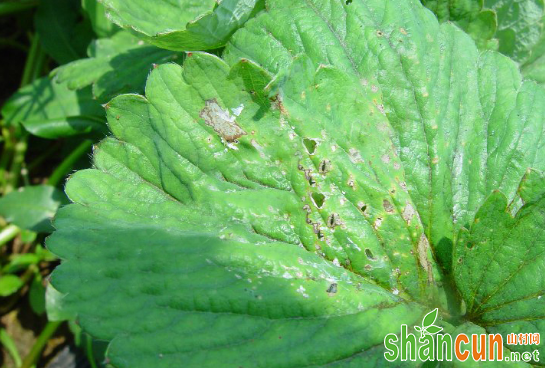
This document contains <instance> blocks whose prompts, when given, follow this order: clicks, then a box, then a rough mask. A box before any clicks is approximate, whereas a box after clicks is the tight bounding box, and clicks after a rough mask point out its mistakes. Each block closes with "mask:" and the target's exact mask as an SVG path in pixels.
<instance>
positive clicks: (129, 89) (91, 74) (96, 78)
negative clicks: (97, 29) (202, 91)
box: [53, 31, 183, 103]
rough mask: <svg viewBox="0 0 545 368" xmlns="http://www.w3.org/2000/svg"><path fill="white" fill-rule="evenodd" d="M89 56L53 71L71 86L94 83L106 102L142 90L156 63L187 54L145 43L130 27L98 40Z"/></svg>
mask: <svg viewBox="0 0 545 368" xmlns="http://www.w3.org/2000/svg"><path fill="white" fill-rule="evenodd" d="M88 53H89V58H88V59H81V60H77V61H74V62H72V63H69V64H67V65H63V66H61V67H59V68H57V69H56V70H54V71H53V75H54V76H55V78H56V81H57V82H59V83H66V84H67V86H68V88H70V89H81V88H84V87H87V86H89V85H91V84H93V95H94V96H95V98H96V99H97V100H98V101H100V102H103V103H106V102H108V101H109V100H111V99H112V98H113V97H115V96H117V95H119V94H121V93H142V92H143V91H144V86H145V84H146V78H147V76H148V74H149V72H150V70H151V69H152V68H153V65H154V64H155V65H157V64H161V63H165V62H169V61H179V62H181V61H182V60H183V57H182V56H183V55H182V54H179V53H176V52H173V51H168V50H163V49H159V48H157V47H155V46H151V45H148V44H144V42H143V41H141V40H139V39H138V38H137V37H136V36H133V35H131V34H130V33H129V32H127V31H120V32H118V33H116V34H115V35H114V36H112V37H111V38H103V39H99V40H96V41H94V42H93V43H92V44H91V46H90V47H89V51H88Z"/></svg>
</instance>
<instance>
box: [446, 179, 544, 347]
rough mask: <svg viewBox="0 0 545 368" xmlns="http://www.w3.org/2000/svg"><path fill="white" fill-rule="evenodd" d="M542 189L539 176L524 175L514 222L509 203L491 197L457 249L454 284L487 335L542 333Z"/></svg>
mask: <svg viewBox="0 0 545 368" xmlns="http://www.w3.org/2000/svg"><path fill="white" fill-rule="evenodd" d="M544 185H545V177H544V176H543V174H541V173H538V172H535V171H529V172H528V173H527V175H526V176H525V177H524V178H523V180H522V182H521V184H520V188H519V194H520V200H521V203H523V206H522V207H520V209H518V210H517V211H516V213H515V215H514V216H513V215H511V212H513V208H509V202H508V200H507V198H506V197H505V196H504V195H503V194H501V193H499V192H495V193H493V194H492V195H491V196H490V197H489V198H488V200H487V201H486V202H485V203H484V204H483V206H482V207H481V209H480V210H479V212H477V215H476V216H475V219H474V221H473V222H472V224H471V227H470V228H469V230H467V231H466V230H464V232H463V234H462V236H461V237H460V241H459V242H458V244H457V248H456V251H457V252H456V255H455V259H456V266H455V275H456V282H457V284H458V286H459V290H460V292H461V293H462V296H463V297H464V300H465V302H466V305H467V310H468V314H469V315H470V316H471V317H472V318H473V319H474V320H476V321H479V322H480V324H481V325H482V326H484V327H486V328H487V330H488V331H490V332H491V333H501V334H502V335H504V336H505V335H506V334H508V333H535V332H542V331H544V330H545V320H544V318H543V316H544V315H545V298H542V297H543V296H544V295H545V278H544V277H543V275H544V274H545V270H544V266H543V265H544V260H545V254H544V251H543V250H544V248H545V186H544ZM523 348H524V346H513V347H512V349H513V350H516V351H521V350H522V351H524V349H523ZM538 348H539V351H540V353H541V354H543V353H545V348H543V347H542V346H541V347H538Z"/></svg>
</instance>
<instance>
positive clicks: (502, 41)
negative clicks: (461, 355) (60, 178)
mask: <svg viewBox="0 0 545 368" xmlns="http://www.w3.org/2000/svg"><path fill="white" fill-rule="evenodd" d="M189 3H190V2H188V4H189ZM241 3H242V2H240V1H239V2H236V1H234V2H229V1H228V0H224V1H223V2H222V3H221V4H220V5H218V6H217V7H216V8H215V9H214V11H213V12H212V13H208V15H205V16H204V17H202V18H199V20H198V21H197V22H194V23H191V25H188V26H187V29H175V30H174V31H173V34H174V35H175V36H173V35H172V34H170V33H169V32H170V30H172V29H173V27H174V26H173V25H172V24H171V26H168V27H167V28H168V29H169V31H168V32H166V31H165V30H163V29H157V27H158V24H157V23H154V22H153V18H154V16H158V15H160V14H163V13H164V14H163V15H165V16H166V15H167V13H169V14H168V15H169V16H172V19H174V18H176V17H177V15H176V14H170V12H174V10H173V9H177V7H176V6H175V5H176V3H175V2H161V4H160V5H157V9H155V8H154V5H153V4H152V3H146V4H145V6H144V5H142V6H140V5H138V4H136V3H134V4H132V3H129V2H125V1H122V0H115V1H114V0H108V1H105V7H106V11H107V12H109V14H110V17H112V18H113V19H114V20H115V21H116V23H117V24H118V25H120V26H121V27H124V28H128V29H132V31H131V32H133V33H134V34H136V35H138V36H139V37H143V38H144V39H145V40H147V41H149V42H152V43H153V44H155V45H158V46H160V47H164V48H166V49H169V50H187V49H188V48H187V47H185V46H180V45H181V43H176V42H177V41H176V40H181V39H185V40H188V39H190V41H191V42H194V43H192V44H191V45H200V44H199V43H198V42H200V41H199V39H200V38H199V37H201V36H202V35H203V34H204V33H199V32H197V33H198V36H195V34H193V33H192V32H193V31H192V29H193V28H191V27H200V26H198V24H201V26H202V24H208V25H210V24H215V23H213V22H215V21H216V20H218V19H223V20H224V21H225V22H227V23H225V22H223V23H221V22H220V23H221V24H222V25H224V26H225V27H223V28H222V27H220V28H218V29H219V30H218V32H219V33H218V34H219V35H221V37H222V38H221V39H222V40H224V41H221V42H220V43H219V44H218V45H220V44H221V45H224V44H225V43H226V42H227V39H229V41H228V42H227V44H226V46H225V49H224V50H223V51H222V52H221V53H219V54H221V57H218V56H216V55H213V54H209V53H205V52H192V53H188V54H187V57H185V58H184V59H183V65H182V66H180V65H178V64H175V63H163V64H162V65H155V66H154V67H152V68H149V64H150V62H151V60H152V59H153V58H159V59H160V60H162V61H163V62H165V61H171V60H175V57H174V55H176V54H175V53H173V52H172V51H165V50H160V49H158V48H156V47H155V46H149V45H143V44H141V43H140V42H138V41H136V38H134V37H135V36H132V35H130V34H129V33H128V32H126V31H124V30H122V31H119V32H117V33H115V34H113V35H111V36H110V38H105V39H102V40H99V41H96V42H95V43H94V45H93V46H91V49H90V52H89V56H90V58H89V59H85V60H79V61H76V62H73V63H71V64H68V65H65V66H63V67H61V68H60V69H58V70H57V71H56V72H55V73H56V75H57V77H56V78H57V80H58V81H59V82H62V83H66V85H67V86H68V87H69V88H74V89H79V88H83V87H85V86H88V85H90V84H94V86H93V92H94V96H95V97H96V98H98V99H99V100H109V98H110V97H112V96H114V95H115V96H116V97H114V98H113V99H111V100H110V101H109V102H108V103H107V104H105V109H106V114H107V120H108V127H109V129H110V130H111V133H112V135H111V136H109V137H107V138H106V139H104V140H103V141H102V142H100V143H98V144H97V145H96V146H95V149H94V153H93V166H92V168H90V169H87V170H81V171H78V172H76V173H74V174H73V175H72V176H71V178H70V180H69V181H68V182H67V185H66V193H67V195H68V197H69V198H70V199H71V201H72V202H73V203H72V204H70V205H68V206H65V207H62V208H61V209H60V210H59V211H58V212H57V215H56V218H55V222H54V226H55V228H56V229H57V231H55V232H54V233H53V235H51V236H50V237H49V238H48V241H47V245H48V247H49V249H50V250H51V251H52V252H54V253H55V254H56V255H58V256H59V257H60V258H61V259H62V264H61V265H60V266H59V267H58V268H57V269H56V270H55V271H54V273H53V275H52V278H51V283H52V286H53V287H54V288H55V289H53V290H55V292H58V293H60V294H59V295H62V302H59V303H61V304H62V306H61V307H60V308H61V309H62V313H64V314H66V315H77V320H78V322H79V324H80V325H81V326H82V327H83V329H84V330H85V331H87V332H88V333H90V334H91V335H92V336H93V337H94V338H96V339H99V340H105V341H110V346H109V349H108V362H109V364H111V365H113V366H114V367H117V368H125V367H127V368H129V367H130V368H135V367H136V368H138V367H158V368H161V367H173V366H181V364H183V366H184V367H199V368H200V367H294V368H299V367H367V366H377V367H379V366H387V365H389V363H388V362H387V361H386V360H385V359H384V355H383V354H384V349H383V341H384V336H385V335H386V334H388V333H399V329H400V325H401V324H407V325H409V326H417V327H418V329H417V331H420V332H421V334H422V336H424V334H425V333H427V334H436V333H442V330H443V329H445V330H448V331H458V330H460V332H466V331H469V329H471V330H475V331H477V330H478V331H484V330H485V331H487V332H489V333H501V334H502V335H504V340H505V341H506V335H507V334H508V333H511V332H514V333H531V332H532V333H533V332H542V331H543V329H544V328H545V324H544V322H543V321H544V317H545V309H544V304H542V303H543V302H542V298H541V297H542V295H543V293H544V290H545V288H544V286H545V284H544V283H545V281H544V280H545V279H544V278H543V272H542V271H543V270H542V268H543V267H542V265H543V264H544V259H543V253H544V252H543V249H544V246H545V235H544V234H543V229H544V228H545V218H544V217H543V213H544V208H543V206H544V204H545V199H544V195H545V190H544V189H543V188H544V184H545V179H544V176H543V174H542V172H543V171H544V170H545V155H544V154H543V152H544V145H545V135H544V134H543V133H544V130H545V90H543V88H542V87H541V86H539V85H538V84H536V83H535V82H531V81H526V80H523V77H522V75H521V72H520V71H519V65H518V64H517V63H515V62H514V61H512V60H510V59H509V58H508V57H507V56H505V55H502V54H500V53H498V52H495V51H491V50H488V48H490V47H489V46H490V45H491V42H492V41H491V40H492V37H496V38H498V40H499V41H498V42H499V43H498V45H499V46H498V47H499V51H501V52H503V53H505V54H509V53H512V54H513V55H518V56H520V58H519V59H516V60H517V61H518V62H519V63H520V64H521V65H522V64H523V63H524V61H523V60H530V59H529V58H531V57H532V55H533V51H531V50H529V49H530V48H532V47H534V46H535V45H536V44H537V41H536V42H535V43H534V41H530V38H528V37H524V36H521V35H522V34H523V32H525V31H526V30H527V31H528V32H530V28H531V29H532V32H533V31H534V30H535V27H533V26H532V27H531V25H532V24H534V23H536V22H537V23H539V22H540V20H539V19H537V18H536V20H535V22H534V21H532V22H530V23H531V24H530V23H529V24H523V23H524V22H522V20H521V18H520V17H519V16H518V14H527V12H526V11H528V12H530V10H531V9H534V10H536V9H537V10H536V11H538V10H539V9H541V8H540V7H539V4H538V3H537V2H535V3H533V4H534V5H535V6H536V7H537V8H531V5H529V2H523V1H519V2H516V1H515V2H510V4H511V3H512V4H511V5H509V6H510V7H508V8H507V5H506V4H507V2H499V1H497V2H494V4H492V2H485V3H484V4H482V3H479V2H469V1H466V2H464V1H458V2H455V1H454V2H452V3H451V2H449V4H450V5H449V4H444V3H443V2H441V1H434V2H432V1H425V2H424V3H425V5H427V6H428V7H429V8H430V9H432V10H434V11H435V12H436V13H437V14H440V16H439V18H440V20H447V19H451V20H455V21H456V22H458V24H459V25H460V24H463V25H464V27H465V28H464V27H462V28H464V29H465V30H466V31H467V30H468V29H471V30H473V31H474V33H473V34H472V32H469V33H470V34H471V35H473V36H474V35H477V34H479V33H480V34H481V35H484V36H486V37H484V38H483V40H482V42H481V43H478V46H479V47H477V45H476V44H475V42H474V41H473V40H472V38H471V37H470V36H469V35H468V34H466V33H465V32H464V31H462V30H461V29H460V28H458V26H456V25H455V24H452V23H449V22H444V23H443V22H439V21H438V19H437V18H436V17H435V16H434V14H433V13H432V12H430V11H429V10H428V9H426V7H424V6H423V5H422V4H421V2H420V1H418V0H365V1H363V0H354V1H329V0H302V1H292V0H269V1H268V2H267V3H266V4H265V5H264V8H263V10H262V11H261V12H259V14H257V15H256V14H255V13H256V12H254V13H253V15H255V17H253V18H252V19H250V20H249V21H248V22H246V20H247V19H248V18H249V17H250V13H252V12H253V11H254V10H255V9H258V10H261V8H256V7H258V6H260V5H259V4H258V3H259V2H246V5H247V6H246V7H245V8H244V9H246V11H244V12H240V13H237V12H236V11H235V10H233V9H240V8H237V7H238V6H240V4H241ZM250 3H251V4H250ZM454 3H456V4H458V5H459V6H458V7H452V6H454V5H453V4H454ZM142 4H143V3H142ZM195 4H196V3H195ZM199 4H200V3H199ZM256 4H257V5H256ZM206 5H207V7H205V9H208V10H209V8H210V4H206ZM447 5H449V6H451V7H448V6H447ZM483 5H484V7H483ZM195 6H196V5H195ZM199 6H204V5H202V4H200V5H199ZM230 6H234V8H229V7H230ZM532 6H533V5H532ZM171 8H172V9H171ZM169 9H170V10H169ZM222 9H223V10H222ZM225 9H231V10H230V11H227V10H225ZM529 9H530V10H529ZM159 10H160V11H159ZM248 10H249V11H248ZM154 12H155V13H154ZM199 12H200V8H199ZM531 13H532V14H534V13H533V12H531ZM199 14H201V13H199ZM237 14H238V15H237ZM502 14H503V15H502ZM453 17H454V18H453ZM165 19H166V18H165ZM172 19H170V18H169V19H167V20H168V22H170V21H171V20H172ZM189 19H194V16H193V15H192V16H191V17H190V18H189ZM212 19H215V20H214V21H212ZM233 19H237V22H235V23H236V24H237V26H236V27H234V26H233V24H232V22H234V21H233ZM505 19H510V20H512V21H513V22H515V23H516V24H517V26H516V27H515V26H513V27H514V28H513V29H517V30H518V31H517V32H516V34H515V36H516V37H519V36H520V37H521V38H523V39H524V40H525V42H522V41H521V42H518V41H517V42H514V43H512V44H511V45H512V47H511V48H509V50H508V49H507V48H506V46H505V45H507V44H508V43H507V42H508V41H506V39H508V38H509V35H508V30H509V28H508V27H507V26H506V25H505V24H506V23H505V22H507V21H506V20H505ZM489 21H493V27H492V28H487V27H488V26H490V25H491V24H492V23H490V24H489V23H487V22H489ZM496 21H497V23H496ZM165 22H166V23H165V27H166V26H167V25H168V24H170V23H168V22H167V21H165ZM200 22H204V23H200ZM207 22H208V23H207ZM210 22H212V23H210ZM464 22H465V23H464ZM244 23H245V24H244ZM97 24H99V23H97V22H96V21H95V26H97ZM176 24H177V23H176ZM242 24H244V25H243V26H242ZM496 26H497V27H496ZM502 27H503V28H502ZM237 28H240V29H238V31H236V33H234V35H233V36H232V37H230V35H231V34H232V33H233V32H234V31H235V29H237ZM194 29H196V28H194ZM194 29H193V30H194ZM203 29H204V28H203ZM205 29H206V30H207V32H210V31H211V30H212V29H214V28H207V27H205ZM490 29H492V30H493V31H490V32H489V33H487V34H483V32H485V31H486V32H488V31H489V30H490ZM163 31H165V32H166V33H165V32H163ZM539 32H541V31H538V33H539ZM169 34H170V36H169ZM227 35H228V36H227ZM190 36H191V37H190ZM193 36H195V37H193ZM165 37H166V38H165ZM185 37H189V38H185ZM203 37H204V36H203ZM218 37H219V36H218ZM229 37H230V38H229ZM539 37H541V36H540V34H539V35H537V36H536V39H537V38H539ZM532 40H534V39H533V38H532ZM526 41H528V42H526ZM188 42H189V41H188ZM485 44H486V47H483V45H485ZM529 44H533V46H531V47H527V46H528V45H529ZM207 45H210V44H207ZM513 45H515V46H513ZM201 46H202V45H201ZM204 48H205V47H202V48H201V49H204ZM506 50H508V51H506ZM140 52H141V53H140ZM135 55H139V56H138V57H135ZM513 55H512V56H513ZM140 59H141V64H139V65H133V64H134V63H135V61H134V60H140ZM116 63H119V64H116ZM142 65H143V66H142ZM121 66H122V67H121ZM131 66H132V67H131ZM150 69H151V72H150V73H149V76H147V82H146V86H145V90H144V91H142V92H143V94H142V95H138V94H125V95H118V94H119V93H121V92H127V90H126V88H128V89H129V92H139V89H142V86H141V81H142V80H143V78H144V76H146V75H147V71H148V70H150ZM133 70H134V73H135V74H134V78H131V76H132V75H133ZM143 70H146V73H144V74H143V72H142V71H143ZM523 70H524V68H523ZM83 71H88V74H86V73H85V72H83ZM109 75H112V80H113V81H116V83H109V81H110V82H111V81H112V80H110V79H109V77H108V76H109ZM42 83H45V82H42ZM123 83H126V84H123ZM59 86H63V89H62V91H63V93H65V94H66V95H67V96H69V97H70V98H76V97H74V96H75V95H78V96H80V95H81V93H83V91H87V92H89V90H88V89H82V90H81V91H80V92H81V93H80V92H78V93H76V92H74V91H65V89H66V88H64V86H65V85H64V84H60V85H59ZM139 86H140V87H139ZM56 89H59V90H61V88H60V87H59V88H53V90H56ZM87 94H89V93H87ZM21 98H22V97H21ZM13 106H15V104H14V105H13ZM24 111H25V112H26V111H29V112H28V113H27V115H28V114H31V115H32V114H33V113H34V112H33V111H34V110H32V109H28V110H24ZM55 112H56V110H55ZM80 113H81V114H83V111H74V112H73V113H71V114H68V115H70V116H72V115H78V114H80ZM18 114H19V115H18ZM20 114H21V113H19V112H18V113H17V114H16V113H13V115H14V116H16V117H18V116H20ZM65 115H66V114H65ZM59 116H61V117H63V116H62V114H61V115H59ZM55 118H56V116H55ZM543 300H545V299H543ZM430 311H431V312H430ZM464 328H467V330H464ZM466 333H468V332H466ZM537 348H538V349H539V351H540V352H541V353H545V350H544V349H543V348H542V347H540V346H538V347H537ZM514 350H517V348H516V347H515V348H514ZM522 351H524V350H522ZM181 362H183V363H181ZM533 363H535V364H539V363H540V362H537V361H536V362H533ZM400 364H402V366H408V365H409V366H410V365H415V366H419V364H420V363H417V362H403V363H400ZM449 364H450V365H449ZM476 364H478V363H476ZM504 365H507V366H509V363H505V364H504ZM445 366H455V364H453V363H447V365H445Z"/></svg>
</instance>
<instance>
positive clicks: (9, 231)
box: [0, 225, 21, 247]
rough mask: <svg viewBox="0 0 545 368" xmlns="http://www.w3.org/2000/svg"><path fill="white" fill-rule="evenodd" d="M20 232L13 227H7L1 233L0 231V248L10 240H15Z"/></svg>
mask: <svg viewBox="0 0 545 368" xmlns="http://www.w3.org/2000/svg"><path fill="white" fill-rule="evenodd" d="M20 232H21V229H19V228H18V227H17V226H15V225H9V226H7V227H6V228H4V229H3V230H2V231H0V247H1V246H3V245H4V244H6V243H7V242H9V241H10V240H11V239H13V238H15V237H16V236H17V235H18V234H19V233H20Z"/></svg>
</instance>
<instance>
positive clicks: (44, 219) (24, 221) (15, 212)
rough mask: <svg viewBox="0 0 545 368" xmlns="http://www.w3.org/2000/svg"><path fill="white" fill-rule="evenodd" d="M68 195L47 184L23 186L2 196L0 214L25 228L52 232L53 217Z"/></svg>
mask: <svg viewBox="0 0 545 368" xmlns="http://www.w3.org/2000/svg"><path fill="white" fill-rule="evenodd" d="M66 201H67V200H66V196H65V195H64V194H63V193H62V192H61V191H60V190H58V189H56V188H54V187H51V186H47V185H40V186H33V187H23V188H21V189H19V190H17V191H15V192H11V193H9V194H7V195H5V196H3V197H2V198H0V216H2V217H4V218H5V219H6V221H8V222H10V223H13V224H15V225H17V226H19V227H21V228H23V229H29V230H33V231H37V232H51V231H53V227H52V226H51V218H52V217H53V216H54V215H55V213H56V211H57V208H58V207H59V206H60V205H63V204H65V203H66Z"/></svg>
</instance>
